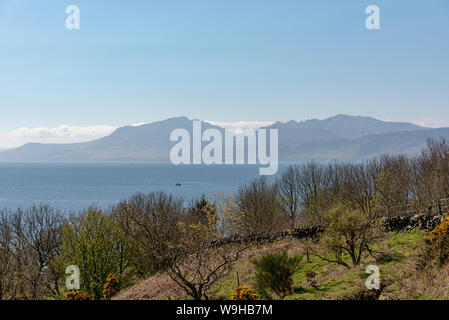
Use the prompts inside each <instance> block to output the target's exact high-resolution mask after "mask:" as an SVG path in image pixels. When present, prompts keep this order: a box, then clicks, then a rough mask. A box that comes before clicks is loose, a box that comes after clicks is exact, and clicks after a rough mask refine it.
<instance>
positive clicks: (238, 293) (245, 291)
mask: <svg viewBox="0 0 449 320" xmlns="http://www.w3.org/2000/svg"><path fill="white" fill-rule="evenodd" d="M234 290H235V291H234V293H233V294H232V296H231V300H257V299H258V298H259V295H258V294H257V293H255V292H253V291H252V290H251V289H250V288H249V287H247V286H240V287H236V288H235V289H234Z"/></svg>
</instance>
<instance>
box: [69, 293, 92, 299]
mask: <svg viewBox="0 0 449 320" xmlns="http://www.w3.org/2000/svg"><path fill="white" fill-rule="evenodd" d="M65 299H66V300H92V297H91V296H90V294H88V293H87V292H84V291H70V292H67V296H66V298H65Z"/></svg>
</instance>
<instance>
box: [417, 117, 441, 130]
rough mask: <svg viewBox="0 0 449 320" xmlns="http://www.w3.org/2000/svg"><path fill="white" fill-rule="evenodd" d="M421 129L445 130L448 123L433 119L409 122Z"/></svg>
mask: <svg viewBox="0 0 449 320" xmlns="http://www.w3.org/2000/svg"><path fill="white" fill-rule="evenodd" d="M410 122H411V123H414V124H416V125H418V126H421V127H427V128H446V127H449V121H447V120H442V119H435V118H421V119H418V120H413V121H410Z"/></svg>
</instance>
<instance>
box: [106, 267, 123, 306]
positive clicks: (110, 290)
mask: <svg viewBox="0 0 449 320" xmlns="http://www.w3.org/2000/svg"><path fill="white" fill-rule="evenodd" d="M119 291H120V283H119V281H118V280H117V277H116V276H115V274H111V273H110V274H109V275H108V277H107V278H106V283H105V284H104V288H103V297H104V298H105V299H106V300H110V299H111V298H112V297H113V296H115V295H116V294H117V293H119Z"/></svg>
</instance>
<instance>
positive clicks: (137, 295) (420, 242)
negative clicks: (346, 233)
mask: <svg viewBox="0 0 449 320" xmlns="http://www.w3.org/2000/svg"><path fill="white" fill-rule="evenodd" d="M428 235H429V232H427V231H423V230H416V229H415V230H412V231H409V232H392V233H385V234H382V235H379V239H378V243H376V245H375V246H373V250H375V251H378V254H377V256H376V257H366V258H365V259H364V260H363V261H362V263H361V264H360V266H358V267H356V268H352V269H347V268H345V267H343V266H339V265H337V264H334V263H329V262H326V261H323V260H321V259H319V258H317V257H314V256H312V257H311V259H310V262H306V261H305V259H304V260H303V262H304V263H302V264H301V268H300V270H299V271H298V272H296V273H295V274H294V276H293V280H294V293H293V294H291V295H287V296H286V297H284V299H285V300H317V299H329V300H335V299H385V300H388V299H394V300H396V299H401V300H403V299H404V300H405V299H449V267H448V266H446V267H443V268H439V267H438V266H437V265H435V264H434V262H433V261H431V260H426V259H428V256H426V251H428V250H429V247H428V246H429V244H426V239H428ZM284 249H285V250H287V251H288V252H289V253H297V254H302V255H303V254H305V249H304V246H303V243H302V242H301V241H298V240H284V241H281V242H279V243H274V244H270V245H263V246H256V247H254V248H252V249H250V250H248V252H246V253H245V254H244V255H243V256H242V259H241V261H239V262H237V263H235V264H234V265H233V271H232V272H231V273H230V274H229V275H228V276H227V277H226V279H224V280H223V281H220V282H218V283H217V284H216V285H214V287H213V288H212V290H211V292H210V298H211V299H225V300H227V299H229V298H230V297H231V295H232V293H233V292H234V288H235V287H236V286H237V285H238V281H239V284H240V285H246V286H249V287H250V288H254V287H255V283H254V271H255V270H254V265H253V264H252V263H251V260H252V259H254V258H256V257H260V256H262V255H264V254H267V253H270V252H277V251H280V250H284ZM347 258H348V257H347ZM368 265H377V266H378V267H379V269H380V279H381V285H382V293H380V292H370V291H369V290H367V289H366V288H365V281H366V279H367V278H368V276H369V274H367V273H365V270H366V267H367V266H368ZM308 270H313V271H314V272H315V273H316V279H315V284H314V285H311V284H310V282H309V281H308V280H307V275H306V274H307V271H308ZM115 299H118V300H120V299H125V300H128V299H132V300H134V299H144V300H145V299H158V300H160V299H162V300H165V299H190V298H189V296H187V295H186V294H185V293H183V292H182V291H181V290H176V289H175V288H173V286H172V285H171V280H170V278H169V277H167V276H166V275H163V274H157V275H154V276H152V277H150V278H149V279H147V280H144V281H141V282H139V283H138V284H136V285H135V286H134V287H132V288H130V289H128V290H124V291H123V292H122V293H121V294H119V295H118V296H117V297H116V298H115Z"/></svg>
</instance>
